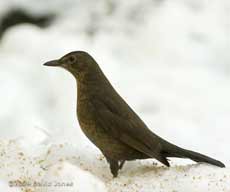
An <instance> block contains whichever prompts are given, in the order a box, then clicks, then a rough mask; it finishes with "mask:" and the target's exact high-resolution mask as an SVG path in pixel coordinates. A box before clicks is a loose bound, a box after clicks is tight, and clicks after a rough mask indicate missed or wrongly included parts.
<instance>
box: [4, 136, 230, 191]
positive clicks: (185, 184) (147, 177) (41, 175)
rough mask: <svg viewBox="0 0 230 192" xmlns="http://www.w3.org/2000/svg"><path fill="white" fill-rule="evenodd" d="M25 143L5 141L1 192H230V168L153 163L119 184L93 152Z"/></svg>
mask: <svg viewBox="0 0 230 192" xmlns="http://www.w3.org/2000/svg"><path fill="white" fill-rule="evenodd" d="M25 143H26V142H25V141H23V142H21V141H19V140H1V141H0V160H1V162H2V164H1V165H0V179H1V182H0V190H1V191H13V192H14V191H15V192H18V191H26V192H28V191H30V192H31V191H33V192H58V191H65V192H73V191H80V192H81V191H96V192H97V191H98V192H99V191H100V192H104V191H111V192H113V191H114V192H115V191H116V192H117V191H127V192H128V191H132V192H133V191H142V192H148V191H174V192H175V191H178V192H179V191H181V192H184V191H186V192H190V191H191V192H203V191H210V192H220V191H226V192H227V191H230V169H229V168H223V169H221V168H217V167H214V166H209V165H202V164H195V165H185V166H172V167H171V168H166V167H163V166H159V165H157V164H156V165H153V163H152V160H145V161H133V162H128V163H127V164H126V165H125V167H124V169H123V170H122V171H121V172H120V174H119V176H118V178H115V179H114V178H112V175H111V174H110V172H109V167H108V165H107V163H106V160H105V159H104V157H103V156H102V155H101V154H100V153H99V152H93V151H92V149H93V148H90V146H87V145H85V146H81V147H77V146H73V145H71V144H68V143H64V144H57V143H55V144H48V145H43V144H41V145H40V146H37V147H36V148H35V147H31V148H30V147H28V146H26V147H25ZM80 149H81V150H80ZM7 183H8V184H7Z"/></svg>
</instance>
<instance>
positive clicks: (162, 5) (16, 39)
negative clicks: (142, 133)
mask: <svg viewBox="0 0 230 192" xmlns="http://www.w3.org/2000/svg"><path fill="white" fill-rule="evenodd" d="M15 5H20V7H24V8H25V9H26V10H28V11H30V12H31V13H39V14H42V13H47V12H52V13H53V12H54V13H58V14H57V17H56V19H55V21H54V23H53V25H51V26H50V27H49V28H46V29H40V28H37V27H35V26H32V25H29V24H22V25H18V26H15V27H12V28H11V29H9V31H8V32H7V33H6V34H5V35H4V37H3V39H2V40H1V42H0V43H1V44H0V58H1V64H0V68H1V69H0V89H1V95H0V98H1V99H0V106H1V111H0V127H1V133H0V144H1V145H0V154H1V155H0V159H1V162H2V165H1V166H0V178H1V182H0V187H1V191H13V190H15V191H21V190H20V188H10V189H9V186H8V182H9V181H10V180H11V181H12V180H20V179H22V180H23V179H28V178H29V181H41V180H42V179H44V180H46V181H51V182H52V183H53V181H54V180H55V179H57V180H60V181H63V180H65V179H67V180H72V181H73V182H74V187H70V188H65V191H66V190H67V189H68V190H70V191H71V190H75V191H76V190H78V191H86V190H87V191H90V190H91V191H93V190H94V191H142V192H146V191H153V190H154V191H179V192H180V191H181V192H183V191H193V192H194V191H195V192H196V191H197V192H200V191H211V192H212V191H213V192H219V191H227V192H228V191H230V188H229V186H230V183H229V182H230V178H229V177H230V172H229V168H228V166H229V164H230V161H229V159H230V158H229V157H230V151H229V150H228V146H229V144H230V143H229V136H228V135H229V133H230V132H229V130H230V129H229V116H230V102H229V98H230V89H229V85H230V78H229V77H230V76H229V72H230V67H229V66H230V65H229V62H230V56H229V53H228V52H229V51H228V50H229V49H230V38H229V34H230V33H229V32H230V29H229V24H230V12H229V8H230V3H229V1H228V0H222V1H217V0H215V1H206V0H199V1H198V0H175V1H169V0H165V1H157V0H156V1H150V0H144V1H137V0H132V1H125V2H122V1H114V0H110V1H102V0H100V1H97V3H96V2H94V1H92V0H87V1H73V0H68V1H49V4H47V2H45V1H35V0H34V1H31V0H23V1H16V0H14V1H6V0H3V1H1V2H0V15H2V14H3V13H4V12H6V11H7V10H8V9H10V8H11V7H14V6H15ZM73 50H85V51H88V52H89V53H90V54H92V55H93V56H94V58H95V59H96V60H97V61H98V63H99V64H100V66H101V68H102V69H103V71H104V72H105V74H106V75H107V76H108V78H109V79H110V80H111V82H112V84H113V85H114V87H115V88H116V89H117V90H118V92H119V93H120V94H121V95H122V96H123V97H124V99H125V100H126V101H127V102H128V103H129V104H130V105H131V106H132V108H134V110H135V111H136V112H137V113H138V114H139V115H140V117H141V118H142V119H143V120H144V121H145V122H146V124H147V125H148V126H149V128H150V129H152V130H153V131H154V132H155V133H157V134H159V135H160V136H162V137H164V138H166V139H167V140H169V141H171V142H173V143H175V144H177V145H180V146H182V147H185V148H188V149H191V150H195V151H199V152H202V153H205V154H207V155H209V156H212V157H214V158H216V159H218V160H221V161H223V162H224V163H225V164H226V165H227V168H225V169H219V168H216V167H213V166H209V165H203V164H198V165H197V164H192V165H191V162H190V161H187V160H177V159H172V160H171V164H172V167H171V168H170V169H168V168H165V167H162V166H161V165H160V164H157V165H152V164H153V162H155V161H154V160H145V161H134V162H128V163H127V164H126V165H125V166H124V169H123V170H122V171H121V172H120V174H119V177H118V178H116V179H113V178H112V176H111V174H110V172H109V167H108V164H107V163H106V161H105V159H104V158H103V156H102V155H101V154H100V152H99V150H98V149H97V148H96V147H95V146H93V145H92V144H91V143H90V142H89V141H88V140H87V138H86V137H85V136H84V134H83V133H82V132H81V130H80V127H79V125H78V123H77V119H76V112H75V111H76V109H75V106H76V94H77V93H76V87H75V86H76V83H75V81H74V79H73V77H71V75H70V74H68V73H67V72H66V71H64V70H61V69H53V68H52V69H50V68H46V67H44V66H42V63H44V62H46V61H47V60H50V59H55V58H59V57H61V56H63V55H64V54H66V53H67V52H70V51H73ZM49 151H51V153H49ZM21 154H23V157H21ZM60 160H61V161H60ZM70 170H71V171H70ZM84 183H87V184H88V185H87V186H86V185H84ZM85 187H89V188H88V189H86V188H85ZM105 187H106V189H105ZM61 189H62V188H58V189H56V188H52V187H47V188H46V190H47V191H52V190H61ZM24 190H26V189H24ZM30 190H32V191H33V190H34V189H33V188H30ZM35 190H40V189H36V188H35ZM43 190H45V189H44V188H43Z"/></svg>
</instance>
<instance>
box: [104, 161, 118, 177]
mask: <svg viewBox="0 0 230 192" xmlns="http://www.w3.org/2000/svg"><path fill="white" fill-rule="evenodd" d="M106 159H107V161H108V163H109V165H110V171H111V173H112V174H113V177H117V175H118V170H119V165H118V161H116V160H113V159H109V158H106Z"/></svg>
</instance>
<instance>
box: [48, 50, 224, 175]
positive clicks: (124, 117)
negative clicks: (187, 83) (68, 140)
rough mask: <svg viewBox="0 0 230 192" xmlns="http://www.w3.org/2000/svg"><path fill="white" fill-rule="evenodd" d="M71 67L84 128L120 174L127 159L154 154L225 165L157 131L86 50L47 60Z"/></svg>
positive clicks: (69, 68) (78, 115)
mask: <svg viewBox="0 0 230 192" xmlns="http://www.w3.org/2000/svg"><path fill="white" fill-rule="evenodd" d="M44 65H47V66H59V67H63V68H65V69H66V70H67V71H69V72H70V73H71V74H72V75H73V76H74V77H75V78H76V80H77V117H78V121H79V124H80V126H81V129H82V131H83V132H84V133H85V135H86V136H87V137H88V138H89V139H90V140H91V141H92V143H94V144H95V145H96V146H97V147H98V148H99V149H100V150H101V152H102V153H103V154H104V156H105V157H106V159H107V161H108V163H109V164H110V170H111V173H112V174H113V176H114V177H117V175H118V170H119V169H121V168H122V166H123V164H124V162H125V161H126V160H135V159H148V158H155V159H157V160H158V161H160V162H161V163H163V164H164V165H166V166H168V167H169V166H170V164H169V162H168V159H167V157H177V158H189V159H191V160H193V161H196V162H203V163H209V164H212V165H216V166H218V167H225V165H224V164H223V163H221V162H220V161H217V160H215V159H212V158H210V157H207V156H205V155H202V154H200V153H197V152H193V151H189V150H186V149H182V148H180V147H178V146H176V145H174V144H171V143H169V142H168V141H166V140H164V139H162V138H161V137H159V136H157V135H156V134H154V133H153V132H152V131H151V130H150V129H149V128H148V127H147V126H146V125H145V123H144V122H143V121H142V120H141V119H140V118H139V117H138V115H137V114H136V113H135V112H134V111H133V110H132V109H131V108H130V107H129V105H128V104H127V103H126V102H125V101H124V100H123V99H122V97H121V96H120V95H119V94H118V93H117V92H116V91H115V89H114V88H113V86H112V85H111V84H110V82H109V81H108V79H107V78H106V76H105V75H104V73H103V72H102V70H101V69H100V67H99V65H98V64H97V62H96V61H95V60H94V59H93V58H92V57H91V56H90V55H89V54H88V53H86V52H83V51H75V52H71V53H68V54H67V55H65V56H63V57H62V58H60V59H58V60H52V61H49V62H46V63H45V64H44Z"/></svg>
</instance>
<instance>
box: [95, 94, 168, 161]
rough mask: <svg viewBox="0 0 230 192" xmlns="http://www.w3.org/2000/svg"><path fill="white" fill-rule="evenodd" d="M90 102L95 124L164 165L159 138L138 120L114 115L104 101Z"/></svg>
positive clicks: (113, 110)
mask: <svg viewBox="0 0 230 192" xmlns="http://www.w3.org/2000/svg"><path fill="white" fill-rule="evenodd" d="M91 101H92V105H93V106H94V108H95V111H96V113H95V115H96V120H97V122H98V123H99V125H100V126H101V127H102V128H103V129H104V130H105V131H106V132H107V133H108V134H110V135H111V136H113V137H115V138H116V139H119V140H120V141H121V142H123V143H125V144H127V145H129V146H130V147H132V148H134V149H136V150H138V151H140V152H142V153H144V154H146V155H147V156H149V157H153V158H156V159H158V160H159V161H161V162H162V163H164V164H166V162H165V159H162V158H163V157H161V155H159V152H160V151H161V150H160V149H161V143H160V140H159V137H158V136H156V135H155V134H153V133H152V132H151V131H150V130H149V129H148V128H147V127H146V126H145V124H144V123H143V122H142V121H141V120H140V119H139V118H137V119H136V118H134V119H133V118H132V119H125V118H124V117H122V116H120V115H119V114H118V113H116V108H113V105H111V104H110V105H108V103H106V102H105V101H106V100H98V99H95V98H94V99H92V100H91ZM167 165H168V164H167Z"/></svg>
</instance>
